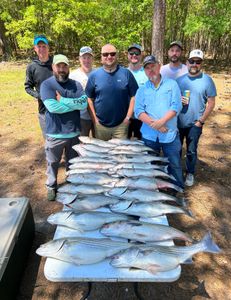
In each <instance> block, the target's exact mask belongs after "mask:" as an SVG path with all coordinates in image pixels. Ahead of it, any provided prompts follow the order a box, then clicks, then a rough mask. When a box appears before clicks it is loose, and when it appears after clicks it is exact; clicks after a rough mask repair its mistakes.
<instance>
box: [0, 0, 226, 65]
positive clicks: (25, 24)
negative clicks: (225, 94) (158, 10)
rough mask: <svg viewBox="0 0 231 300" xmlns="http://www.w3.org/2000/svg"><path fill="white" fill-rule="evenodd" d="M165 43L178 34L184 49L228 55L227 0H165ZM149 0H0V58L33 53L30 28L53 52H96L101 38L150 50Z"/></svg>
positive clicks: (123, 47) (122, 48) (151, 4)
mask: <svg viewBox="0 0 231 300" xmlns="http://www.w3.org/2000/svg"><path fill="white" fill-rule="evenodd" d="M165 2H166V16H165V22H166V23H165V32H164V45H165V49H166V48H167V47H168V44H169V43H170V41H173V40H181V41H182V42H183V44H184V46H185V50H186V53H187V52H188V51H190V49H192V48H200V49H202V50H203V51H204V52H205V53H206V56H207V58H211V59H214V60H226V61H228V60H229V59H230V58H231V39H230V37H231V1H230V0H194V1H192V0H176V1H173V0H166V1H165ZM153 8H154V1H153V0H143V1H140V0H127V1H120V0H95V1H91V0H84V1H77V0H1V2H0V55H1V57H2V60H9V59H12V58H16V59H17V58H23V57H28V55H30V54H32V43H33V37H34V34H41V33H44V34H46V35H47V37H48V39H49V40H50V41H51V49H52V51H53V52H54V53H58V52H62V53H67V54H68V55H73V56H74V55H76V54H77V53H78V50H79V48H80V47H81V46H83V45H89V46H91V47H92V48H93V49H94V50H95V53H96V54H97V53H99V52H100V47H101V46H102V45H103V44H105V43H108V42H110V43H113V44H115V45H116V46H117V48H118V49H119V50H120V51H121V52H122V51H125V50H126V49H127V47H128V46H129V45H130V44H131V43H134V42H136V43H140V44H142V46H143V48H144V50H145V52H146V53H151V45H152V29H153V28H152V26H153V15H154V11H153V10H154V9H153Z"/></svg>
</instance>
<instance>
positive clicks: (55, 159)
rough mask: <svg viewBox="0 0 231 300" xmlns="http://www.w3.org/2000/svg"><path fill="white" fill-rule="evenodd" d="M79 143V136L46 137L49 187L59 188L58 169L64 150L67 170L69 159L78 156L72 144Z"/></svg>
mask: <svg viewBox="0 0 231 300" xmlns="http://www.w3.org/2000/svg"><path fill="white" fill-rule="evenodd" d="M78 143H79V139H78V137H77V136H76V137H74V138H69V139H56V138H52V137H48V136H47V137H46V142H45V153H46V160H47V172H46V174H47V181H46V186H47V188H50V189H56V188H57V176H58V169H59V163H60V161H61V158H62V154H63V151H64V152H65V164H66V170H68V168H69V160H70V159H71V158H74V157H76V156H78V155H77V152H76V151H75V150H74V149H72V146H74V145H76V144H78Z"/></svg>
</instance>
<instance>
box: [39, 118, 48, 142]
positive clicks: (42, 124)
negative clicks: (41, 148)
mask: <svg viewBox="0 0 231 300" xmlns="http://www.w3.org/2000/svg"><path fill="white" fill-rule="evenodd" d="M38 119H39V125H40V128H41V130H42V135H43V138H44V140H45V139H46V118H45V114H41V113H39V114H38Z"/></svg>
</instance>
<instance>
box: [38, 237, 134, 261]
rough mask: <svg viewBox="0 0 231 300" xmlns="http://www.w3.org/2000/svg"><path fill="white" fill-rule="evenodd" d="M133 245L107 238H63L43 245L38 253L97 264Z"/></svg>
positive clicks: (63, 259)
mask: <svg viewBox="0 0 231 300" xmlns="http://www.w3.org/2000/svg"><path fill="white" fill-rule="evenodd" d="M129 247H131V244H129V243H126V242H117V241H112V240H110V239H107V238H102V239H93V238H91V239H90V238H80V237H72V238H61V239H56V240H52V241H50V242H48V243H46V244H43V245H41V246H40V247H39V248H38V249H37V250H36V253H37V254H38V255H41V256H45V257H51V258H55V259H58V260H61V261H65V262H68V263H71V264H75V265H85V264H95V263H97V262H100V261H102V260H104V259H105V258H107V257H110V256H112V255H114V254H115V253H118V252H119V251H121V250H124V249H127V248H129Z"/></svg>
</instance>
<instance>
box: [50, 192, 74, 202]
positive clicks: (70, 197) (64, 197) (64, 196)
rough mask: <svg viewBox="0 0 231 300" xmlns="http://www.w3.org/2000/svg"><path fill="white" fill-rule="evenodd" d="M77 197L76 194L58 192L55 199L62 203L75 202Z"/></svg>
mask: <svg viewBox="0 0 231 300" xmlns="http://www.w3.org/2000/svg"><path fill="white" fill-rule="evenodd" d="M76 198H77V195H75V194H68V193H57V194H56V198H55V200H56V201H58V202H61V203H62V204H67V203H71V202H73V201H74V200H75V199H76Z"/></svg>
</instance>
